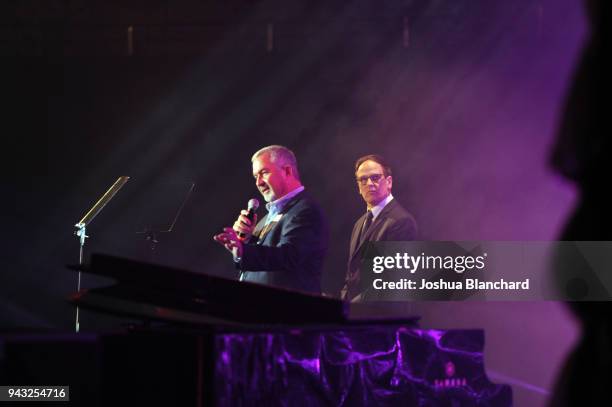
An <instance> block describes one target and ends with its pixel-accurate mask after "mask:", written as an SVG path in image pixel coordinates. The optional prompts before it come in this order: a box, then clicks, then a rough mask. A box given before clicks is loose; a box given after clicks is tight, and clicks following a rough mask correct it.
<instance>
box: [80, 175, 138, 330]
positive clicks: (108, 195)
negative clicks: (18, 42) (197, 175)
mask: <svg viewBox="0 0 612 407" xmlns="http://www.w3.org/2000/svg"><path fill="white" fill-rule="evenodd" d="M129 179H130V177H125V176H122V177H119V178H117V181H115V183H114V184H113V185H111V187H110V188H109V189H108V190H107V191H106V192H105V193H104V195H102V197H101V198H100V199H98V202H96V203H95V205H94V206H92V207H91V209H90V210H89V211H87V213H86V214H85V215H84V216H83V218H81V220H80V221H78V222H77V223H76V225H74V227H75V228H77V230H76V231H75V232H74V234H75V235H77V236H78V238H79V243H80V244H79V267H82V266H83V247H84V246H85V239H87V238H88V237H89V236H87V234H86V233H85V229H86V227H87V225H89V224H90V223H91V221H92V220H94V218H95V217H96V216H97V215H98V214H99V213H100V211H101V210H102V209H103V208H104V207H105V206H106V204H107V203H109V202H110V200H111V199H113V197H114V196H115V194H116V193H117V192H119V190H120V189H121V188H123V186H124V185H125V183H126V182H128V180H129ZM79 291H81V271H79V273H78V281H77V292H79ZM74 330H75V331H76V332H79V307H78V306H77V307H76V319H75V324H74Z"/></svg>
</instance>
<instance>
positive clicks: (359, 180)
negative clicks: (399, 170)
mask: <svg viewBox="0 0 612 407" xmlns="http://www.w3.org/2000/svg"><path fill="white" fill-rule="evenodd" d="M384 177H385V176H384V175H383V174H372V175H364V176H363V177H359V178H357V183H359V184H361V185H367V184H368V180H370V181H372V183H373V184H378V183H379V182H380V180H381V179H383V178H384Z"/></svg>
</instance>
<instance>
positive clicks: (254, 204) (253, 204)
mask: <svg viewBox="0 0 612 407" xmlns="http://www.w3.org/2000/svg"><path fill="white" fill-rule="evenodd" d="M258 208H259V201H258V200H257V199H255V198H252V199H249V203H248V204H247V211H249V214H248V215H247V218H249V220H251V221H252V220H253V219H254V218H255V212H257V209H258ZM238 237H239V238H240V239H244V238H246V235H245V234H244V233H242V232H238Z"/></svg>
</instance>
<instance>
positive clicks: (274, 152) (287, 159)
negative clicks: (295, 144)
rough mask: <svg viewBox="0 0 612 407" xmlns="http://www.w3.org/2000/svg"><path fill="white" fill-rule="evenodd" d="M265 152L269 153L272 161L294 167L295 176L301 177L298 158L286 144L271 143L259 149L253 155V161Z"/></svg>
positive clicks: (279, 164)
mask: <svg viewBox="0 0 612 407" xmlns="http://www.w3.org/2000/svg"><path fill="white" fill-rule="evenodd" d="M263 154H268V155H269V156H270V161H272V162H273V163H274V164H276V165H278V166H279V167H280V166H285V165H288V166H290V167H291V168H292V169H293V174H294V175H295V178H297V179H298V180H299V179H300V173H299V172H298V166H297V159H296V158H295V154H293V151H291V150H289V149H288V148H287V147H285V146H279V145H276V144H275V145H271V146H267V147H264V148H261V149H259V150H257V152H256V153H255V154H253V157H251V162H253V161H255V159H256V158H257V157H259V156H260V155H263Z"/></svg>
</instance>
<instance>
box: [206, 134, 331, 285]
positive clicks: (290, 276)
mask: <svg viewBox="0 0 612 407" xmlns="http://www.w3.org/2000/svg"><path fill="white" fill-rule="evenodd" d="M251 161H252V162H253V176H254V177H255V183H256V185H257V188H258V189H259V192H260V193H261V195H262V196H263V197H264V199H265V200H266V202H267V204H266V208H267V210H268V213H267V215H266V216H265V217H264V218H263V219H262V220H261V221H260V222H259V223H257V216H256V215H255V217H254V219H253V220H252V221H251V220H250V219H249V218H248V216H247V215H248V212H247V211H246V210H243V211H242V212H241V213H240V216H239V217H238V219H237V220H236V222H235V223H234V225H233V227H232V228H225V229H223V233H220V234H218V235H216V236H215V237H214V238H215V240H216V241H217V242H219V243H221V244H222V245H224V246H225V248H226V249H227V250H229V251H230V252H232V254H233V255H234V261H235V262H236V266H237V267H238V269H239V270H240V273H241V274H240V280H241V281H250V282H254V283H260V284H268V285H274V286H279V287H285V288H290V289H294V290H301V291H308V292H311V293H316V294H320V293H321V269H322V268H323V260H324V258H325V255H326V254H327V245H328V240H329V236H328V235H329V230H328V225H327V221H326V219H325V216H324V214H323V212H322V210H321V208H320V207H319V205H318V204H317V203H316V202H315V201H314V200H313V199H312V198H311V197H310V196H309V195H308V193H307V192H306V191H304V186H303V185H302V183H301V181H300V176H299V173H298V168H297V160H296V158H295V155H294V154H293V152H292V151H291V150H289V149H288V148H286V147H283V146H277V145H273V146H268V147H264V148H262V149H261V150H259V151H257V152H256V153H255V154H254V155H253V158H252V159H251ZM255 225H256V226H255ZM237 233H240V234H241V236H240V237H239V236H238V235H237Z"/></svg>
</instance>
